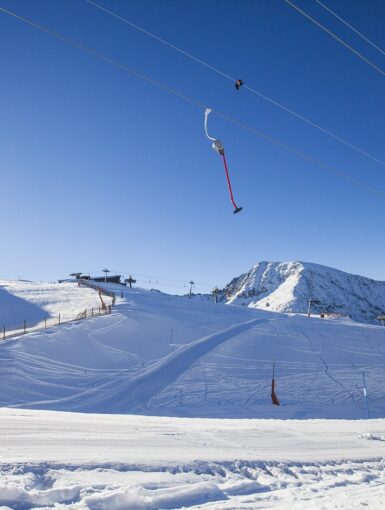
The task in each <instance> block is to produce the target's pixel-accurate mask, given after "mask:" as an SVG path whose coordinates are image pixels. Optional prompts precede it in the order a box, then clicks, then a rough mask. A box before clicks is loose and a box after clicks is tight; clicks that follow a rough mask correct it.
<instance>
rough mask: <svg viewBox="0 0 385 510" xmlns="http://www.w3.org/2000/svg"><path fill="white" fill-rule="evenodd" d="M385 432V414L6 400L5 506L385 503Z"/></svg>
mask: <svg viewBox="0 0 385 510" xmlns="http://www.w3.org/2000/svg"><path fill="white" fill-rule="evenodd" d="M384 431H385V420H357V421H346V420H341V421H338V420H328V421H324V420H305V421H304V420H301V421H297V420H288V421H283V420H218V419H205V420H203V419H196V418H195V419H186V418H182V419H181V418H162V417H144V416H122V415H112V416H111V415H95V414H88V415H86V414H76V413H60V412H47V411H26V410H11V409H2V410H0V451H1V457H0V505H6V508H7V507H8V508H12V509H13V510H25V509H32V508H36V509H37V508H38V509H40V510H43V509H48V508H59V509H71V510H86V509H90V510H102V509H103V510H128V509H129V510H144V509H145V510H158V509H179V508H191V509H203V508H204V509H210V510H214V509H215V510H223V509H229V510H234V509H248V510H250V509H256V508H273V507H274V508H282V509H283V508H285V509H287V508H290V509H292V508H294V509H306V510H308V509H320V508H345V509H354V508H362V507H367V508H371V509H380V508H383V505H384V503H385V489H384V487H385V470H384V455H385V435H384ZM2 508H4V507H2Z"/></svg>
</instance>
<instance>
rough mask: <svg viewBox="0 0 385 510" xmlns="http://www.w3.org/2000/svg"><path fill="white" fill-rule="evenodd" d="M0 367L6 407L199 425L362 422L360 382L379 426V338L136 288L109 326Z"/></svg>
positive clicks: (383, 394) (11, 347) (61, 332)
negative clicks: (246, 420)
mask: <svg viewBox="0 0 385 510" xmlns="http://www.w3.org/2000/svg"><path fill="white" fill-rule="evenodd" d="M95 294H96V293H95ZM274 358H276V367H275V368H276V372H275V376H276V389H277V395H278V398H279V399H280V401H281V403H282V406H280V407H277V406H272V405H271V399H270V390H271V377H272V364H273V359H274ZM1 365H2V370H1V371H0V383H1V390H0V404H1V405H3V406H17V407H23V408H38V409H52V410H68V411H86V412H98V413H100V412H102V413H106V412H112V413H114V412H118V413H138V414H143V413H144V414H155V415H174V416H201V417H209V416H210V417H242V416H243V417H273V418H302V417H308V418H321V417H328V418H366V417H367V409H366V402H365V399H364V393H363V372H364V373H365V378H366V384H367V394H368V407H369V413H370V414H369V415H370V417H374V418H375V417H385V386H384V384H383V374H384V369H385V329H384V328H383V327H381V326H371V325H363V324H358V323H355V322H353V321H351V320H348V319H346V320H344V319H334V320H327V319H315V318H310V319H308V318H307V317H304V316H301V315H287V314H280V313H275V312H265V311H261V310H254V309H248V308H244V307H237V306H228V305H224V304H214V303H205V302H199V301H195V300H193V299H192V300H189V299H187V298H183V297H178V296H168V295H165V294H159V293H154V292H150V291H144V290H140V289H132V290H130V289H126V290H125V297H124V299H123V300H119V302H118V304H117V306H116V307H115V308H114V312H113V314H112V315H110V316H105V317H100V318H99V317H98V318H94V319H89V320H87V321H81V322H78V323H71V324H67V325H62V326H61V327H60V328H53V329H49V330H47V331H39V332H36V333H31V334H28V335H25V336H23V337H20V338H18V339H13V340H8V341H6V342H3V343H2V344H1Z"/></svg>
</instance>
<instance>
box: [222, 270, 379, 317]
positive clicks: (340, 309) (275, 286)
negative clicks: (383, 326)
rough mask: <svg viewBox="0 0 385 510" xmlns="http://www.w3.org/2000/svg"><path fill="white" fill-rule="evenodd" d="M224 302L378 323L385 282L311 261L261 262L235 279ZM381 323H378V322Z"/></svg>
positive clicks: (227, 290) (224, 296)
mask: <svg viewBox="0 0 385 510" xmlns="http://www.w3.org/2000/svg"><path fill="white" fill-rule="evenodd" d="M219 298H220V300H221V301H224V302H226V303H229V304H235V305H244V306H249V307H251V308H264V309H268V310H271V311H279V312H297V313H306V312H307V310H308V303H309V299H311V300H312V303H311V311H312V313H320V312H326V313H338V314H343V315H349V316H350V317H351V318H352V319H354V320H356V321H359V322H370V323H376V317H377V316H378V315H380V314H383V313H385V282H382V281H376V280H371V279H370V278H365V277H363V276H358V275H354V274H349V273H345V272H343V271H340V270H338V269H333V268H331V267H326V266H321V265H318V264H312V263H308V262H259V263H258V264H256V265H255V266H254V267H253V268H252V269H251V270H250V271H249V272H247V273H244V274H242V275H240V276H238V277H237V278H234V279H233V280H232V281H231V282H230V283H229V284H228V285H227V286H226V287H225V288H224V289H223V290H222V291H221V292H220V295H219ZM377 324H378V322H377Z"/></svg>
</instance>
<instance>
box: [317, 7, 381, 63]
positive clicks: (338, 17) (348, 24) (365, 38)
mask: <svg viewBox="0 0 385 510" xmlns="http://www.w3.org/2000/svg"><path fill="white" fill-rule="evenodd" d="M315 2H317V4H318V5H320V6H321V7H323V8H324V9H325V10H326V11H328V12H330V14H332V15H333V16H334V17H336V18H337V19H339V20H340V21H341V22H342V23H343V24H344V25H346V26H347V27H349V28H350V30H353V32H354V33H355V34H357V35H359V36H360V37H361V38H362V39H364V41H366V42H367V43H369V44H370V45H372V46H373V48H376V50H378V51H379V52H380V53H382V54H383V55H385V51H383V50H382V49H381V48H380V47H378V46H377V45H376V44H374V43H373V42H372V41H371V40H370V39H368V38H367V37H365V36H364V35H363V34H362V33H361V32H359V31H358V30H357V29H356V28H354V27H353V26H352V25H351V24H350V23H348V22H347V21H345V20H344V19H342V18H341V17H340V16H338V14H336V13H335V12H334V11H332V10H331V9H330V8H329V7H328V6H327V5H325V4H323V3H322V2H320V0H315Z"/></svg>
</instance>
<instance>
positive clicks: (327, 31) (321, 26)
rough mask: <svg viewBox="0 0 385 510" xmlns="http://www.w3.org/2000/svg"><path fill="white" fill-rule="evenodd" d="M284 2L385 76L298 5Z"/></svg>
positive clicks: (287, 0) (285, 0)
mask: <svg viewBox="0 0 385 510" xmlns="http://www.w3.org/2000/svg"><path fill="white" fill-rule="evenodd" d="M284 2H286V3H287V4H288V5H290V7H292V8H293V9H295V10H296V11H298V12H299V13H300V14H302V16H305V18H307V19H308V20H310V21H311V22H312V23H314V24H315V25H317V27H319V28H320V29H321V30H323V31H324V32H326V33H327V34H329V35H330V36H331V37H333V39H335V40H336V41H338V42H339V43H340V44H342V46H345V48H347V49H348V50H350V51H351V52H352V53H354V54H355V55H356V56H357V57H359V58H360V59H361V60H363V61H364V62H366V63H367V64H368V65H370V66H371V67H372V68H373V69H375V70H376V71H377V72H379V73H380V74H382V75H383V76H385V72H384V71H383V70H382V69H380V68H379V67H378V66H376V65H375V64H373V62H371V61H370V60H369V59H367V58H366V57H365V56H364V55H362V53H359V52H358V51H357V50H355V49H354V48H353V47H352V46H350V45H349V44H348V43H346V42H345V41H344V40H343V39H341V38H340V37H338V36H337V35H335V34H334V33H333V32H332V31H331V30H329V29H328V28H326V27H324V26H323V25H322V24H321V23H319V22H318V21H317V20H316V19H314V18H312V17H311V16H310V15H309V14H307V13H306V12H305V11H303V10H302V9H300V8H299V7H298V6H297V5H295V4H293V3H292V2H291V1H290V0H284Z"/></svg>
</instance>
